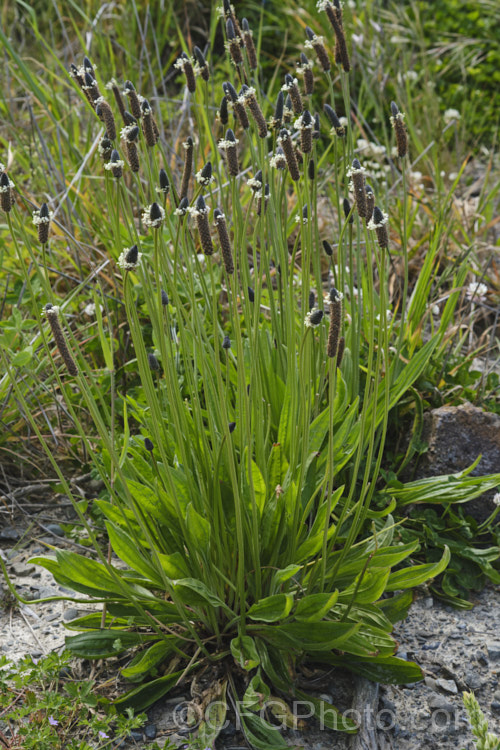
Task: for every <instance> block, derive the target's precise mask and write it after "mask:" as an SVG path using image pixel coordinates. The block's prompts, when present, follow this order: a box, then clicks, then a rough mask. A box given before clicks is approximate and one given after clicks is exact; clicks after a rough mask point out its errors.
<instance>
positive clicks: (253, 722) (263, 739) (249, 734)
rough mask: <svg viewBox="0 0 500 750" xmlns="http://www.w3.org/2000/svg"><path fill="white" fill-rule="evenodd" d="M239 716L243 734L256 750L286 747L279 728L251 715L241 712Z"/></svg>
mask: <svg viewBox="0 0 500 750" xmlns="http://www.w3.org/2000/svg"><path fill="white" fill-rule="evenodd" d="M239 716H240V719H241V723H242V726H243V733H244V735H245V737H246V738H247V740H248V741H249V743H250V745H251V746H252V747H255V748H257V750H282V748H287V747H288V744H287V743H286V742H285V740H284V739H283V737H282V736H281V734H280V730H279V727H276V726H273V725H272V724H269V723H268V722H267V721H264V719H261V717H260V716H256V715H255V714H252V713H248V712H243V711H241V712H240V713H239Z"/></svg>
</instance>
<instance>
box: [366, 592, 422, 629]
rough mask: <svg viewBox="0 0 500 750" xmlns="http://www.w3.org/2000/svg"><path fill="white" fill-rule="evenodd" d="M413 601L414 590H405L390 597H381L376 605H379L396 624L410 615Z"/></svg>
mask: <svg viewBox="0 0 500 750" xmlns="http://www.w3.org/2000/svg"><path fill="white" fill-rule="evenodd" d="M412 602H413V592H412V591H403V592H402V593H401V594H396V596H393V597H391V598H390V599H381V600H380V601H379V602H377V603H376V605H375V606H376V607H379V608H380V609H381V610H382V612H383V613H384V615H385V616H386V617H387V619H388V620H390V622H392V623H393V624H394V623H396V622H399V621H400V620H404V619H405V618H406V617H407V616H408V610H409V609H410V605H411V603H412Z"/></svg>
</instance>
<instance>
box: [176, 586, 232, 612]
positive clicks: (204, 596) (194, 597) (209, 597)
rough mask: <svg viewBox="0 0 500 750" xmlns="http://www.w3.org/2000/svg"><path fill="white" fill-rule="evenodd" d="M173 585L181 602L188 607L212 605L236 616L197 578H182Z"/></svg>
mask: <svg viewBox="0 0 500 750" xmlns="http://www.w3.org/2000/svg"><path fill="white" fill-rule="evenodd" d="M172 585H173V588H174V591H175V593H176V594H177V595H178V596H179V598H180V599H181V601H182V602H183V603H184V604H187V605H188V606H193V607H196V606H199V605H200V604H202V605H206V604H210V605H211V606H212V607H222V608H223V609H225V610H226V612H228V613H229V614H230V615H231V616H232V615H234V613H233V611H232V610H231V609H229V607H228V606H227V604H226V603H225V602H223V601H222V599H219V597H218V596H217V595H216V594H214V593H213V592H212V591H210V589H209V588H208V586H207V585H206V584H205V583H203V581H199V580H198V579H197V578H181V579H178V580H174V581H172Z"/></svg>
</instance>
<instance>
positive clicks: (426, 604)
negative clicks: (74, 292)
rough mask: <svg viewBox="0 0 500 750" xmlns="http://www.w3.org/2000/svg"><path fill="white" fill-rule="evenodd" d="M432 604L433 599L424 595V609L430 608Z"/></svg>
mask: <svg viewBox="0 0 500 750" xmlns="http://www.w3.org/2000/svg"><path fill="white" fill-rule="evenodd" d="M433 606H434V599H433V598H432V596H426V597H425V599H424V607H425V608H426V609H431V608H432V607H433Z"/></svg>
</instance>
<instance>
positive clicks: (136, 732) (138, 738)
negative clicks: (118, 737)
mask: <svg viewBox="0 0 500 750" xmlns="http://www.w3.org/2000/svg"><path fill="white" fill-rule="evenodd" d="M129 739H130V740H134V741H135V742H142V732H141V730H140V729H132V731H131V732H130V735H129Z"/></svg>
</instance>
